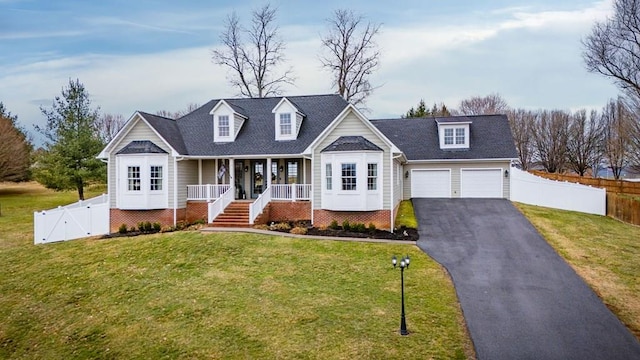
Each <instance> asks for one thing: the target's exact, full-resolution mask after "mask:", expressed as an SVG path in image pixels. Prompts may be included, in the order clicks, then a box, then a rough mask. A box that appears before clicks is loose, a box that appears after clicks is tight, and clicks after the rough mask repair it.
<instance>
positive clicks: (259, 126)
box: [163, 95, 348, 156]
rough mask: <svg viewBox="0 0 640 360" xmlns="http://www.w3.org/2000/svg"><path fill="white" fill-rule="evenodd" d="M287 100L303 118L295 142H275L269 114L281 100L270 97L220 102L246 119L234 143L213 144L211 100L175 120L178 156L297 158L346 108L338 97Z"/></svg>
mask: <svg viewBox="0 0 640 360" xmlns="http://www.w3.org/2000/svg"><path fill="white" fill-rule="evenodd" d="M287 99H288V100H289V101H291V102H292V103H293V104H295V106H296V107H297V108H298V110H300V112H302V113H303V114H305V117H304V119H303V121H302V126H301V127H300V133H299V134H298V138H297V139H296V140H288V141H277V140H276V139H275V120H274V119H275V118H274V115H273V113H272V112H271V111H272V110H273V108H274V107H275V106H276V105H277V104H278V102H280V100H282V97H271V98H253V99H224V101H226V102H227V103H228V104H229V105H230V106H232V107H233V108H234V110H236V111H237V110H238V109H239V110H242V111H238V112H241V113H242V114H243V115H245V116H247V117H248V119H247V120H245V121H244V124H243V125H242V128H241V129H240V133H239V134H238V136H237V138H236V140H235V141H234V142H230V143H214V142H213V118H212V116H211V115H210V114H209V112H210V111H211V109H213V107H214V106H215V105H216V104H217V102H218V101H219V100H211V101H209V102H208V103H206V104H205V105H203V106H201V107H200V108H198V109H196V110H195V111H193V112H192V113H190V114H187V115H185V116H183V117H181V118H180V119H178V120H177V126H178V129H179V132H180V133H181V138H182V139H184V140H185V141H184V148H185V151H180V153H181V154H182V155H192V156H229V155H261V154H274V155H277V154H282V155H293V154H301V153H302V152H303V151H304V150H305V149H306V148H307V147H308V146H309V145H310V144H311V142H313V140H315V139H316V138H317V137H318V136H319V135H320V133H322V131H323V130H324V129H325V128H327V127H328V126H329V124H331V122H332V121H333V120H334V119H335V118H336V117H337V116H338V115H339V114H340V113H341V112H342V111H343V110H344V108H345V107H347V105H348V103H347V102H346V101H345V100H344V99H343V98H342V97H341V96H339V95H311V96H287ZM163 136H164V135H163ZM176 149H177V148H176Z"/></svg>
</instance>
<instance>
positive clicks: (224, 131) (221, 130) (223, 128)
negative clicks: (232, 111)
mask: <svg viewBox="0 0 640 360" xmlns="http://www.w3.org/2000/svg"><path fill="white" fill-rule="evenodd" d="M218 135H220V137H228V136H229V116H228V115H220V116H218Z"/></svg>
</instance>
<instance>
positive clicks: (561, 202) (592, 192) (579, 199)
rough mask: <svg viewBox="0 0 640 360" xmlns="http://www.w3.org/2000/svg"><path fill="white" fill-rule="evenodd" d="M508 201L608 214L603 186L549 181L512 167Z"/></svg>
mask: <svg viewBox="0 0 640 360" xmlns="http://www.w3.org/2000/svg"><path fill="white" fill-rule="evenodd" d="M511 201H517V202H521V203H524V204H531V205H538V206H545V207H550V208H555V209H562V210H572V211H579V212H584V213H589V214H597V215H606V213H607V191H606V190H605V189H600V188H595V187H591V186H587V185H581V184H574V183H570V182H566V181H555V180H549V179H545V178H541V177H539V176H535V175H533V174H531V173H528V172H526V171H522V170H519V169H517V168H513V167H512V168H511Z"/></svg>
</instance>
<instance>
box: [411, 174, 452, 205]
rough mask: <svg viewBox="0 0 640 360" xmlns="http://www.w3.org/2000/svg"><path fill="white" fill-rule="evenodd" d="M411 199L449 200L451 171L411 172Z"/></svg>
mask: <svg viewBox="0 0 640 360" xmlns="http://www.w3.org/2000/svg"><path fill="white" fill-rule="evenodd" d="M411 197H413V198H449V197H451V170H450V169H438V170H431V169H429V170H412V171H411Z"/></svg>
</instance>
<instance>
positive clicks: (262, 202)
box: [249, 186, 271, 225]
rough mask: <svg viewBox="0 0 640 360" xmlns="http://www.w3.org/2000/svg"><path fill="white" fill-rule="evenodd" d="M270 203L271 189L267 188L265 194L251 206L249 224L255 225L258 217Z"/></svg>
mask: <svg viewBox="0 0 640 360" xmlns="http://www.w3.org/2000/svg"><path fill="white" fill-rule="evenodd" d="M269 202H271V188H270V187H269V186H267V188H266V189H265V190H264V192H263V193H262V194H260V196H258V198H257V199H256V201H254V202H253V203H252V204H251V205H249V224H251V225H253V222H254V221H255V220H256V218H257V217H258V215H260V214H261V213H262V211H263V210H264V208H265V207H266V206H267V204H269Z"/></svg>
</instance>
